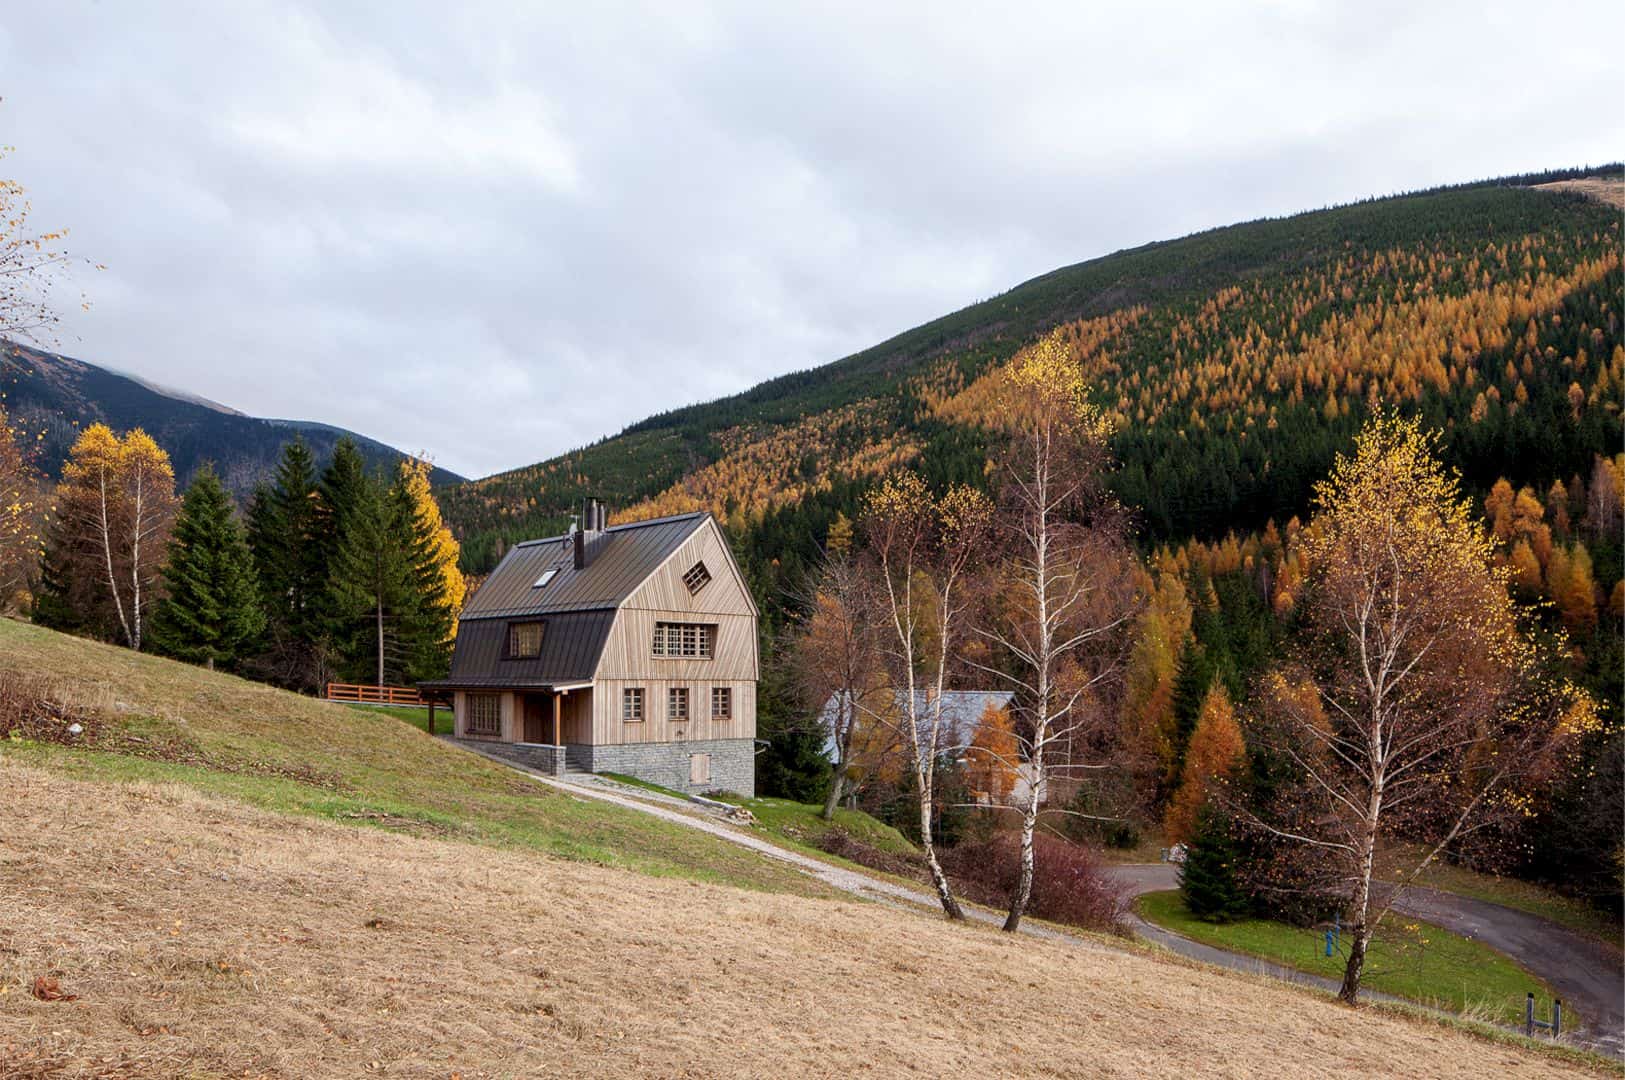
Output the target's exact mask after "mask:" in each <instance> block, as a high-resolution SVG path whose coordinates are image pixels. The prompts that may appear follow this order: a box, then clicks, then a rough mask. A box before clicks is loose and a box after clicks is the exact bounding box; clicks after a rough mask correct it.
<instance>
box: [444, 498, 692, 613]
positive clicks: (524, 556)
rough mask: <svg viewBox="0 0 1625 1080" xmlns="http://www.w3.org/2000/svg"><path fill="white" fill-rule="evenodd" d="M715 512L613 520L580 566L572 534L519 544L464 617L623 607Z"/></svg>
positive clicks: (592, 543) (590, 545)
mask: <svg viewBox="0 0 1625 1080" xmlns="http://www.w3.org/2000/svg"><path fill="white" fill-rule="evenodd" d="M709 516H710V515H708V514H705V513H703V512H702V513H695V514H679V515H677V516H675V517H663V518H651V519H649V520H648V521H633V522H628V523H627V524H625V525H611V526H610V527H609V528H607V529H605V530H604V531H603V532H601V533H599V534H597V535H596V536H595V537H593V538H592V539H591V540H589V541H587V566H586V568H585V569H582V570H577V569H576V568H575V547H574V544H575V540H574V537H573V536H572V535H570V534H566V535H564V536H551V537H548V538H547V539H546V540H527V541H525V542H524V543H522V544H515V545H514V546H513V547H512V548H510V549H509V551H508V554H507V555H506V556H504V557H503V559H502V562H500V563H498V564H497V568H496V569H495V570H493V571H491V576H490V577H488V578H486V579H485V582H484V583H483V584H482V585H481V586H480V588H479V591H478V592H476V593H475V594H474V596H473V598H472V599H471V600H469V602H468V604H467V606H465V607H464V608H463V615H462V617H463V620H464V621H467V620H470V619H508V618H512V617H514V616H516V615H542V614H546V613H548V612H555V611H591V610H601V609H604V608H610V609H614V608H617V607H619V606H620V605H621V603H622V602H623V601H624V600H625V599H626V598H627V597H628V596H630V595H631V594H632V592H633V590H635V589H636V588H637V587H638V586H639V585H641V584H643V582H644V581H645V579H647V578H648V576H649V575H650V574H652V573H654V572H655V570H656V569H658V568H659V566H660V564H661V563H663V562H665V561H666V560H667V559H668V558H670V557H671V554H672V552H674V551H676V550H677V549H678V547H680V546H681V545H682V543H683V541H685V540H687V539H688V538H689V537H690V536H692V535H693V534H694V533H695V531H697V530H698V529H699V528H700V526H702V525H704V524H705V521H706V518H708V517H709ZM549 570H553V571H556V573H555V574H554V575H553V577H552V579H551V580H549V581H548V583H547V584H546V585H543V586H541V587H537V585H536V583H537V582H538V581H540V580H541V579H542V576H543V575H544V574H545V573H546V572H547V571H549Z"/></svg>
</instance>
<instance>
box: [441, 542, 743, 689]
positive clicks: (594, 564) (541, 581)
mask: <svg viewBox="0 0 1625 1080" xmlns="http://www.w3.org/2000/svg"><path fill="white" fill-rule="evenodd" d="M711 520H712V519H711V515H710V514H708V513H705V512H700V513H693V514H679V515H676V516H673V517H663V518H651V519H649V520H647V521H634V522H628V523H627V524H625V525H614V526H610V527H609V528H606V529H603V530H601V531H596V532H588V533H584V534H582V540H583V543H584V545H585V551H584V554H585V562H586V565H585V566H584V567H582V568H581V569H579V570H578V569H576V561H575V544H576V534H574V533H566V534H565V535H563V536H551V537H548V538H547V539H545V540H529V541H526V542H524V543H522V544H515V545H514V546H513V547H512V548H511V549H509V551H508V553H507V555H506V556H504V557H503V559H502V561H501V562H500V563H499V564H497V568H496V569H495V570H493V571H492V572H491V574H490V576H489V577H487V578H486V579H485V581H484V582H483V583H482V584H481V585H480V587H479V589H478V591H476V592H475V593H474V595H473V596H472V597H470V598H469V601H468V603H467V604H466V605H465V606H464V608H463V611H462V615H461V617H460V619H459V621H458V624H457V642H456V645H455V646H454V648H453V650H452V659H451V672H450V674H449V676H448V677H447V678H445V679H435V680H430V681H427V682H423V683H419V684H418V685H419V686H420V687H422V688H423V689H428V690H447V689H454V688H455V689H478V688H482V687H483V688H497V687H501V688H507V689H514V688H520V689H546V688H550V687H557V686H561V685H565V684H576V683H581V682H586V681H590V680H591V679H592V678H593V676H594V673H595V671H596V670H597V667H598V661H599V657H600V655H601V654H602V653H603V650H604V644H605V642H606V640H608V638H609V634H610V630H611V627H612V626H613V624H614V622H615V615H616V611H617V610H618V609H619V608H620V607H621V605H622V604H625V603H626V602H627V600H628V599H629V598H631V597H633V595H634V594H635V593H637V591H638V589H639V588H640V587H641V586H643V585H644V583H645V582H647V581H649V579H650V577H651V576H652V575H653V574H655V572H656V571H657V570H659V569H660V568H661V566H663V565H664V564H665V563H666V561H667V560H668V559H670V558H671V557H672V555H673V554H675V553H676V552H677V550H678V549H679V548H681V547H682V546H683V544H684V543H686V542H687V541H688V540H689V539H691V538H692V537H694V535H695V534H696V533H698V532H699V531H700V530H701V529H703V528H705V527H706V526H707V525H708V524H709V523H710V522H711ZM712 527H713V528H715V526H714V525H713V526H712ZM722 545H723V547H722V550H723V553H724V556H723V557H724V558H725V559H726V560H727V562H728V564H729V565H728V569H729V570H730V571H732V572H733V573H734V574H737V572H738V568H737V566H736V565H734V562H733V557H732V554H731V553H729V552H728V548H727V542H726V539H725V538H724V539H723V540H722ZM716 569H717V571H718V572H719V573H720V572H722V568H721V567H717V568H716ZM738 584H739V587H740V588H741V590H743V582H742V581H740V582H739V583H738ZM713 595H714V594H713ZM742 595H743V597H744V602H745V603H746V604H750V605H751V611H752V613H754V611H755V606H754V604H753V603H752V602H751V600H750V594H749V592H748V591H743V593H742ZM530 621H536V622H541V623H543V627H542V631H541V651H540V655H538V656H533V657H524V658H515V657H510V656H508V655H506V652H507V648H508V628H509V626H510V625H511V624H513V623H516V622H530Z"/></svg>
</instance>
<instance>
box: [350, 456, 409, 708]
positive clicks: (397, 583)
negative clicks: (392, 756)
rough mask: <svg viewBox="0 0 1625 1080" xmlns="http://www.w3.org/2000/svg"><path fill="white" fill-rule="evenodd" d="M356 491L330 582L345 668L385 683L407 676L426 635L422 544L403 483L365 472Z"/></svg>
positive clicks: (379, 683)
mask: <svg viewBox="0 0 1625 1080" xmlns="http://www.w3.org/2000/svg"><path fill="white" fill-rule="evenodd" d="M352 493H353V495H354V499H353V501H351V502H350V503H349V505H348V507H347V510H346V513H345V515H344V523H345V525H344V531H343V533H342V534H341V535H340V536H339V539H338V547H337V549H336V550H335V552H334V557H333V563H332V570H331V573H330V575H329V578H328V610H329V613H330V618H331V623H330V630H331V633H332V638H333V642H334V645H335V647H336V648H337V650H338V655H339V656H340V657H341V670H343V671H344V672H345V673H346V674H348V675H350V676H351V677H354V678H368V677H370V678H375V679H376V681H377V684H378V685H380V686H382V685H385V684H386V683H387V682H389V678H390V676H392V675H393V676H396V677H402V678H404V677H405V674H406V668H407V664H408V662H409V660H410V653H411V651H412V646H413V643H414V642H415V641H416V640H418V635H419V634H420V633H421V627H422V619H423V615H422V610H421V608H422V597H421V592H420V588H419V581H418V577H417V566H416V560H415V555H416V550H415V548H416V545H415V543H414V535H413V531H412V526H411V521H410V515H409V512H408V509H407V503H406V501H405V500H404V499H403V498H402V496H401V492H400V489H399V486H398V485H389V486H387V487H386V486H385V485H384V484H383V483H382V482H381V481H379V480H377V479H374V478H371V477H368V476H367V475H366V474H365V473H362V474H361V483H360V486H359V487H358V488H355V489H352Z"/></svg>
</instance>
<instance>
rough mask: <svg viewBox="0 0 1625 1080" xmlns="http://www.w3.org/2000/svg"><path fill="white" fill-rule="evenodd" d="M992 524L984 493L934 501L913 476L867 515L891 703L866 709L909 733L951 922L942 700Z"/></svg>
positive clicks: (905, 739) (871, 500)
mask: <svg viewBox="0 0 1625 1080" xmlns="http://www.w3.org/2000/svg"><path fill="white" fill-rule="evenodd" d="M991 517H992V507H991V504H990V503H989V502H988V499H987V497H986V496H984V495H982V494H981V493H980V492H977V491H975V490H973V489H971V488H968V487H963V486H958V487H954V488H950V489H949V490H948V491H947V492H946V493H945V494H944V495H943V496H942V498H941V499H940V500H938V499H933V498H932V497H931V493H930V492H929V491H928V490H927V489H926V486H925V481H923V480H922V479H920V477H919V476H918V475H916V474H914V473H911V472H902V473H895V474H893V475H891V476H889V477H887V478H886V479H885V480H884V481H883V482H882V483H881V484H880V486H879V487H877V488H876V489H874V490H873V491H871V492H870V494H869V496H868V498H867V499H866V500H865V502H864V510H863V520H862V525H863V529H864V532H865V534H866V536H867V538H868V542H869V543H868V548H869V550H868V555H867V558H868V560H869V562H868V566H869V571H870V574H871V577H872V579H873V580H874V582H875V591H876V593H877V596H878V601H877V606H878V607H879V609H880V621H881V623H882V624H883V626H884V630H883V631H882V637H883V638H884V641H885V645H884V646H883V648H882V650H881V656H882V658H883V659H884V661H885V663H886V667H887V675H888V676H889V681H890V682H891V685H892V689H893V693H892V695H891V696H892V699H893V702H892V704H893V705H894V708H876V709H873V710H866V711H867V712H868V713H869V716H870V718H872V719H873V720H874V721H875V722H878V723H886V722H892V723H895V724H896V726H897V727H900V728H901V729H902V730H901V732H900V733H899V734H900V741H901V742H902V743H903V745H904V747H905V749H906V752H907V757H908V766H909V767H910V768H911V769H912V770H913V772H914V789H915V793H916V795H917V798H918V801H919V815H920V847H921V848H922V850H923V851H924V853H925V861H926V867H927V868H928V870H929V871H930V875H931V883H932V886H933V887H934V888H935V889H936V892H937V898H938V900H940V901H941V903H942V910H943V911H944V912H945V913H946V914H947V916H948V918H950V919H962V918H964V913H963V911H961V909H960V906H959V901H958V900H957V899H955V897H954V894H953V887H952V885H951V884H950V883H949V881H948V876H947V875H946V874H945V873H944V872H943V869H942V864H941V862H940V861H938V859H937V850H936V843H935V839H934V836H933V821H932V815H933V810H934V808H935V804H936V778H937V764H938V760H939V758H940V756H941V754H942V752H943V750H944V748H945V744H944V736H946V735H948V734H949V732H948V731H947V728H948V727H949V726H950V723H949V720H948V718H947V717H945V716H944V715H943V710H942V701H943V694H944V693H945V692H946V691H947V689H948V681H949V677H950V672H951V669H952V667H953V665H954V661H955V658H956V650H957V649H958V647H959V644H960V642H961V639H962V637H963V635H964V632H965V624H966V619H967V615H968V612H969V608H970V597H971V593H972V590H971V589H970V578H971V576H972V570H973V568H974V567H975V565H976V560H977V559H978V557H979V556H981V555H982V554H983V544H984V541H985V539H986V537H987V535H988V529H989V526H990V523H991Z"/></svg>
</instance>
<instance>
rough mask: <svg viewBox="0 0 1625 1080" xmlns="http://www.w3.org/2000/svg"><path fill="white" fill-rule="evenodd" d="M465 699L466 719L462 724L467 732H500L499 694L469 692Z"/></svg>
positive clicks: (500, 710) (500, 700) (485, 733)
mask: <svg viewBox="0 0 1625 1080" xmlns="http://www.w3.org/2000/svg"><path fill="white" fill-rule="evenodd" d="M465 700H466V701H467V705H466V709H467V716H468V719H467V721H466V722H465V725H464V726H465V728H466V729H467V734H469V735H501V734H502V695H501V694H469V695H468V697H467V698H466V699H465Z"/></svg>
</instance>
